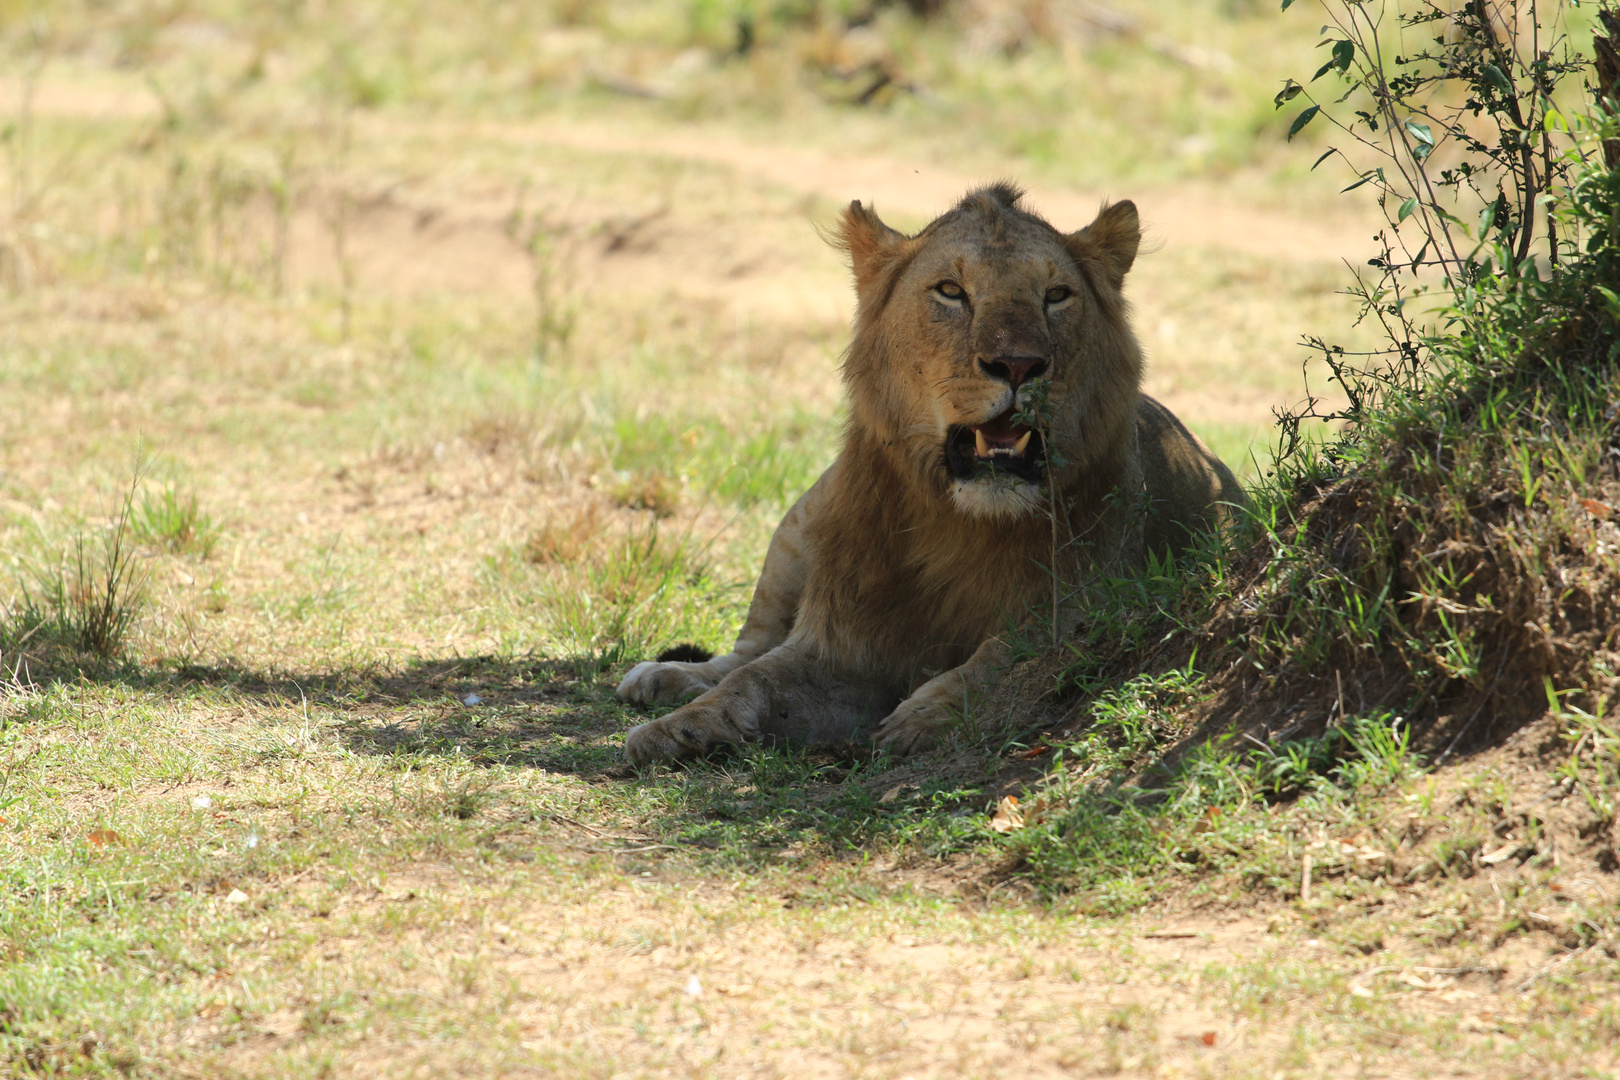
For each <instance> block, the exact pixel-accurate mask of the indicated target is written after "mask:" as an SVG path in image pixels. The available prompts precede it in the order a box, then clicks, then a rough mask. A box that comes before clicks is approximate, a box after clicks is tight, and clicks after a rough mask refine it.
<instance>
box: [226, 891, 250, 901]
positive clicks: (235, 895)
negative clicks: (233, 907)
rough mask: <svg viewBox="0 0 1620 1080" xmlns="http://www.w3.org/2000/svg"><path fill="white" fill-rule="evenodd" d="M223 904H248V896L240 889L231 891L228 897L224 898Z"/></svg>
mask: <svg viewBox="0 0 1620 1080" xmlns="http://www.w3.org/2000/svg"><path fill="white" fill-rule="evenodd" d="M225 902H226V903H227V904H245V903H247V902H248V894H247V893H245V892H243V891H242V890H241V889H232V890H231V893H230V895H229V896H227V897H226V898H225Z"/></svg>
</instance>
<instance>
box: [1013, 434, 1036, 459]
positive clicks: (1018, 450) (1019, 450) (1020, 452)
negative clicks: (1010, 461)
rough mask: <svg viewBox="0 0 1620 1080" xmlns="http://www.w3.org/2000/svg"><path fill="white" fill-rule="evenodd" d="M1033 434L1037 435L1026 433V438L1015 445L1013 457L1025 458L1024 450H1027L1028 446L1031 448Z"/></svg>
mask: <svg viewBox="0 0 1620 1080" xmlns="http://www.w3.org/2000/svg"><path fill="white" fill-rule="evenodd" d="M1033 434H1035V433H1034V432H1033V431H1026V432H1024V437H1023V438H1021V439H1019V440H1018V441H1017V442H1015V443H1013V456H1014V457H1023V456H1024V450H1025V449H1027V448H1028V446H1029V437H1030V436H1031V435H1033Z"/></svg>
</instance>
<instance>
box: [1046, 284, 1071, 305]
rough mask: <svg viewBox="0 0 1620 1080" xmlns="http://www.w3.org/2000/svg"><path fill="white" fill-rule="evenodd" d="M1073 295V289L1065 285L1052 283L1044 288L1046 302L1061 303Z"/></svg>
mask: <svg viewBox="0 0 1620 1080" xmlns="http://www.w3.org/2000/svg"><path fill="white" fill-rule="evenodd" d="M1073 295H1074V290H1073V289H1071V288H1069V287H1068V286H1067V285H1054V286H1052V287H1051V288H1050V289H1047V290H1046V302H1047V303H1048V304H1061V303H1063V301H1065V300H1067V299H1068V298H1069V297H1071V296H1073Z"/></svg>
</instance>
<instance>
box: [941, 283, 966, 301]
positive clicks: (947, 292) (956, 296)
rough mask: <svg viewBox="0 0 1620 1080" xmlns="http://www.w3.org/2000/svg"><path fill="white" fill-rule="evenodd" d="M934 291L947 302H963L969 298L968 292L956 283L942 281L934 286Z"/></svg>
mask: <svg viewBox="0 0 1620 1080" xmlns="http://www.w3.org/2000/svg"><path fill="white" fill-rule="evenodd" d="M934 291H935V292H937V293H939V295H941V296H943V297H944V298H945V299H947V300H961V299H963V298H964V297H966V296H967V290H966V289H964V288H962V286H960V285H958V284H957V283H956V282H954V281H942V282H940V283H939V284H938V285H935V286H934Z"/></svg>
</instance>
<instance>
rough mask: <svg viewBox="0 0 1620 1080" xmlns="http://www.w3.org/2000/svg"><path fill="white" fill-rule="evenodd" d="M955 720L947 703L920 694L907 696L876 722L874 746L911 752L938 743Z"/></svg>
mask: <svg viewBox="0 0 1620 1080" xmlns="http://www.w3.org/2000/svg"><path fill="white" fill-rule="evenodd" d="M955 723H956V717H955V716H954V715H953V714H952V712H951V710H950V707H949V706H947V705H944V704H941V703H940V702H937V701H929V700H927V699H924V698H921V697H910V698H907V699H906V700H905V701H902V702H901V703H900V707H899V708H897V709H895V710H894V712H892V713H890V714H889V715H888V716H887V717H885V718H884V720H883V723H881V724H879V725H878V729H877V734H876V735H875V736H874V738H875V739H876V741H877V744H878V749H880V750H887V751H888V752H889V753H891V754H915V753H918V752H920V751H923V750H928V749H931V748H933V747H935V746H938V745H939V743H940V742H941V741H942V740H943V739H944V737H945V733H946V732H947V731H949V730H950V729H951V727H952V726H954V725H955Z"/></svg>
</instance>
